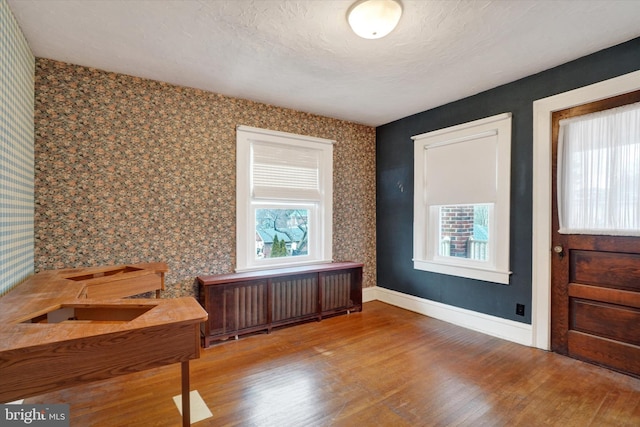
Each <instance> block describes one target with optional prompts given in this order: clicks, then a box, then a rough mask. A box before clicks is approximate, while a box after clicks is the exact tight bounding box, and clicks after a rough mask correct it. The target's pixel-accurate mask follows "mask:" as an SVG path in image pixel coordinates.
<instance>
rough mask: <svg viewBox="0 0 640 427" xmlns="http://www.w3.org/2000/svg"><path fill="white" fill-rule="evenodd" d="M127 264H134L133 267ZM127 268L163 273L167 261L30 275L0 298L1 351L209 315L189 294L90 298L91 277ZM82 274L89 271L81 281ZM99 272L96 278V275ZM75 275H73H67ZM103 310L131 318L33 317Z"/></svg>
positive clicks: (200, 319)
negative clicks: (38, 320) (62, 319)
mask: <svg viewBox="0 0 640 427" xmlns="http://www.w3.org/2000/svg"><path fill="white" fill-rule="evenodd" d="M126 267H131V268H130V269H129V270H127V269H126ZM107 269H109V270H110V271H113V270H114V269H123V272H126V273H127V274H133V275H136V274H142V273H140V272H141V271H144V272H148V271H151V272H153V273H163V272H166V271H167V266H166V264H164V263H149V264H131V265H126V266H111V267H95V268H81V269H64V270H49V271H43V272H40V273H38V274H35V275H33V276H31V277H30V278H29V279H27V280H26V281H25V282H23V283H21V284H20V285H18V286H16V287H15V288H14V289H12V290H11V291H9V292H8V293H7V294H6V295H4V296H3V297H0V352H5V351H10V350H17V349H21V348H27V347H34V346H41V345H43V344H53V343H56V342H63V341H69V340H75V339H82V338H87V337H92V336H98V335H105V334H110V333H119V332H126V331H133V330H139V329H145V328H153V327H160V326H163V325H168V324H172V325H176V324H181V323H184V324H193V323H200V322H203V321H205V320H206V319H207V312H206V311H205V310H204V309H203V308H202V307H201V306H200V304H198V302H197V301H196V300H195V299H194V298H191V297H184V298H172V299H87V298H83V297H82V295H83V290H84V288H85V286H87V283H88V282H91V283H94V284H95V283H96V282H99V281H101V280H102V281H105V282H108V281H109V280H115V278H116V275H115V274H113V275H110V276H106V275H105V276H100V274H101V272H102V271H106V270H107ZM82 275H88V276H91V277H89V278H88V279H87V280H79V279H78V277H79V276H82ZM94 275H96V277H93V276H94ZM69 277H73V278H74V279H69ZM65 307H66V308H68V309H71V310H73V309H78V308H80V309H83V310H94V311H95V310H98V311H100V310H102V311H101V312H102V313H103V314H104V313H109V312H112V313H116V314H117V313H124V312H131V313H134V314H137V316H132V317H135V318H132V319H130V320H126V321H123V320H118V319H107V320H104V321H69V322H60V323H46V322H41V323H31V319H33V318H37V317H38V316H43V315H45V314H46V313H48V312H52V311H55V310H57V309H60V308H65Z"/></svg>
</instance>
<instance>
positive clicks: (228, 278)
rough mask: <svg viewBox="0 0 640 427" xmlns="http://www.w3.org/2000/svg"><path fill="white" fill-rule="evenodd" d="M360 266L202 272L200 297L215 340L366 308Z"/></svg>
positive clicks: (208, 333) (207, 332)
mask: <svg viewBox="0 0 640 427" xmlns="http://www.w3.org/2000/svg"><path fill="white" fill-rule="evenodd" d="M362 266H363V264H361V263H355V262H335V263H325V264H317V265H309V266H302V267H291V268H281V269H275V270H265V271H253V272H246V273H234V274H223V275H213V276H199V277H198V285H199V300H200V303H201V304H202V306H203V307H204V308H205V310H206V311H207V313H208V314H209V318H208V320H207V321H206V322H205V323H204V325H203V330H202V332H203V337H204V346H205V347H208V346H209V345H210V344H211V342H212V341H215V340H224V339H227V338H229V337H236V338H237V337H238V336H239V335H243V334H248V333H252V332H257V331H265V330H266V331H267V332H270V331H271V328H273V327H279V326H284V325H288V324H293V323H299V322H305V321H310V320H318V321H320V320H322V318H323V317H327V316H332V315H336V314H343V313H348V312H351V311H361V310H362Z"/></svg>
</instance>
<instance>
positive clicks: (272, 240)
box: [255, 209, 309, 259]
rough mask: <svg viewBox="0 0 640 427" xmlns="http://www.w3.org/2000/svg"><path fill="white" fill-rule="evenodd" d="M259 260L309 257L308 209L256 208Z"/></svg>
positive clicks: (257, 254)
mask: <svg viewBox="0 0 640 427" xmlns="http://www.w3.org/2000/svg"><path fill="white" fill-rule="evenodd" d="M255 212H256V246H255V248H256V250H255V254H256V259H264V258H278V257H295V256H303V255H308V254H309V240H308V239H309V233H308V232H309V210H308V209H256V211H255Z"/></svg>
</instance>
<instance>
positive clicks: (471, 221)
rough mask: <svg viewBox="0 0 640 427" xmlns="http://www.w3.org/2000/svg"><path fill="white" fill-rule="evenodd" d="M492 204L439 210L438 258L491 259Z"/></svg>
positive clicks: (451, 206)
mask: <svg viewBox="0 0 640 427" xmlns="http://www.w3.org/2000/svg"><path fill="white" fill-rule="evenodd" d="M490 207H491V204H473V205H446V206H439V207H438V211H439V215H438V217H439V218H440V221H439V246H438V255H440V256H445V257H456V258H469V259H474V260H478V261H487V260H488V259H489V215H490V211H491V210H490Z"/></svg>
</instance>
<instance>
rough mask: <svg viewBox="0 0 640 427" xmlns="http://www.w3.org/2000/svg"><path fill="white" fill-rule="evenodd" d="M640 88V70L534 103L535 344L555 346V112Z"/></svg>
mask: <svg viewBox="0 0 640 427" xmlns="http://www.w3.org/2000/svg"><path fill="white" fill-rule="evenodd" d="M635 90H640V71H634V72H632V73H629V74H625V75H623V76H620V77H616V78H613V79H610V80H605V81H602V82H599V83H594V84H592V85H589V86H584V87H581V88H579V89H574V90H572V91H569V92H564V93H560V94H558V95H554V96H550V97H548V98H543V99H539V100H537V101H534V103H533V236H532V237H533V248H532V249H533V259H532V272H531V273H532V274H531V281H532V284H531V285H532V300H531V304H532V309H531V314H532V318H531V326H532V345H533V346H534V347H538V348H541V349H543V350H550V349H551V114H552V113H553V112H554V111H559V110H564V109H566V108H571V107H575V106H576V105H581V104H586V103H589V102H593V101H598V100H601V99H605V98H610V97H612V96H616V95H621V94H623V93H627V92H633V91H635Z"/></svg>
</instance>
